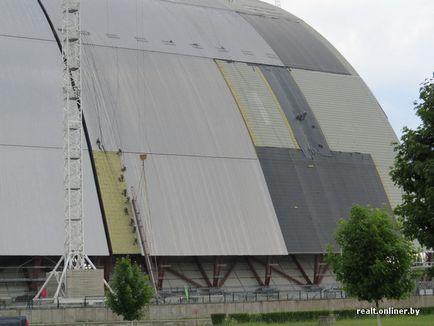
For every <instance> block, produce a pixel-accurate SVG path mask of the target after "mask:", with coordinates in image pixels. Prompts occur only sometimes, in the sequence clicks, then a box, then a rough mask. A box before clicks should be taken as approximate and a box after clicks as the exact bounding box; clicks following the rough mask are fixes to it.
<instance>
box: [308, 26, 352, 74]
mask: <svg viewBox="0 0 434 326" xmlns="http://www.w3.org/2000/svg"><path fill="white" fill-rule="evenodd" d="M300 24H301V26H303V27H304V28H305V29H306V30H307V31H309V32H310V33H312V34H313V35H314V36H315V37H316V38H317V39H318V40H319V41H320V42H321V43H322V44H323V45H324V46H325V47H326V48H327V49H329V51H330V52H331V53H332V54H333V55H334V56H335V57H336V58H337V59H338V60H339V61H340V62H341V63H342V65H343V66H344V67H345V69H346V70H347V71H348V72H349V74H350V75H356V76H358V73H357V71H356V70H355V69H354V68H353V66H352V65H351V64H350V63H349V62H348V61H347V59H345V58H344V56H343V55H342V54H341V53H340V52H339V51H338V50H337V49H336V48H335V47H334V46H333V45H332V44H331V43H330V42H329V41H327V40H326V38H325V37H324V36H322V35H321V34H320V33H318V32H317V31H316V30H315V29H313V28H312V27H311V26H309V25H308V24H306V23H305V22H304V21H300Z"/></svg>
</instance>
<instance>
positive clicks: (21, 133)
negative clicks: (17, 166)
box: [0, 36, 63, 147]
mask: <svg viewBox="0 0 434 326" xmlns="http://www.w3.org/2000/svg"><path fill="white" fill-rule="evenodd" d="M0 49H1V51H0V69H1V70H0V71H1V73H0V98H1V108H2V109H1V118H0V144H7V145H34V146H50V147H52V146H57V147H61V146H62V139H63V134H62V132H63V126H62V114H63V113H62V106H63V103H62V75H61V72H62V70H61V58H60V53H59V49H58V48H57V45H56V44H55V43H54V42H52V43H51V42H45V41H39V40H29V39H20V38H9V37H1V36H0ZM35 53H37V54H38V55H35Z"/></svg>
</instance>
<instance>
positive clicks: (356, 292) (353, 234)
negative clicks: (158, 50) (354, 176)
mask: <svg viewBox="0 0 434 326" xmlns="http://www.w3.org/2000/svg"><path fill="white" fill-rule="evenodd" d="M335 240H336V243H337V245H338V246H339V247H340V249H341V253H336V250H334V249H333V246H332V245H329V246H328V250H327V251H328V253H327V257H326V259H327V262H328V263H329V264H330V265H331V267H332V270H333V272H334V273H335V275H336V279H337V280H338V281H340V282H341V283H342V285H343V288H344V290H345V292H346V293H347V294H348V295H349V296H354V297H357V298H358V299H359V300H366V301H369V302H375V306H376V307H377V309H378V303H379V301H381V300H382V299H383V298H387V299H401V298H403V297H405V296H407V295H408V294H409V293H410V292H411V291H412V290H413V288H414V285H415V284H414V283H415V282H414V279H413V275H412V273H411V266H412V260H413V256H414V253H415V252H414V249H413V247H412V244H411V242H410V241H408V240H406V239H405V238H404V237H403V236H402V235H401V234H400V233H399V232H398V230H397V226H396V225H395V224H394V223H393V222H392V219H391V217H390V216H389V215H388V213H387V211H386V210H384V209H372V208H369V207H368V208H366V207H362V206H359V205H354V206H353V207H352V208H351V212H350V218H349V219H348V220H341V221H340V222H339V226H338V229H337V231H336V234H335ZM378 317H379V316H378ZM378 322H379V324H380V320H379V319H378Z"/></svg>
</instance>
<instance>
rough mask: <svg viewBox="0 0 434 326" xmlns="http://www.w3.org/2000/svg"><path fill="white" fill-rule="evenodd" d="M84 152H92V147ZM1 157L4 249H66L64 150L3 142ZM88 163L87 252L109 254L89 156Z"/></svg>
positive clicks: (35, 252) (27, 252) (38, 252)
mask: <svg viewBox="0 0 434 326" xmlns="http://www.w3.org/2000/svg"><path fill="white" fill-rule="evenodd" d="M59 124H60V125H61V122H59ZM11 130H14V128H11ZM15 130H19V127H18V126H17V128H16V129H15ZM41 132H44V130H41ZM84 154H85V155H86V158H87V157H88V153H87V152H85V153H84ZM0 158H1V159H0V180H1V181H0V208H1V221H2V227H1V228H0V255H14V256H19V255H24V256H54V255H62V254H63V252H64V249H63V242H64V220H63V218H62V217H63V150H62V149H53V148H34V147H22V146H0ZM84 169H85V170H84V173H85V178H84V189H85V190H84V191H85V196H84V208H85V211H84V215H85V218H84V227H85V230H86V231H85V248H86V252H87V253H88V254H89V255H98V256H100V255H107V254H108V250H107V243H106V238H105V233H104V227H103V224H102V218H101V213H100V210H99V206H98V198H97V196H96V191H95V185H94V183H93V177H92V171H91V169H90V162H89V160H87V159H86V160H85V161H84Z"/></svg>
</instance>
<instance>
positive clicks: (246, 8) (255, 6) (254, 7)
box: [220, 0, 300, 21]
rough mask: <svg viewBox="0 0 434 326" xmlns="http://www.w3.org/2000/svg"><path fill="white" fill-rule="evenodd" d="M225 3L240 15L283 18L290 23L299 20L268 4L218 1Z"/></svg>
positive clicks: (249, 1)
mask: <svg viewBox="0 0 434 326" xmlns="http://www.w3.org/2000/svg"><path fill="white" fill-rule="evenodd" d="M220 1H221V2H223V3H225V4H226V5H227V6H228V7H229V8H232V9H234V10H236V11H239V12H242V13H248V14H252V15H258V16H259V15H260V16H264V15H265V16H270V17H285V18H286V19H289V20H292V21H299V20H300V19H299V18H297V17H295V16H294V15H292V14H290V13H289V12H287V11H285V10H283V9H282V8H279V7H276V6H273V5H271V4H269V3H266V2H263V1H257V0H220Z"/></svg>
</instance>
